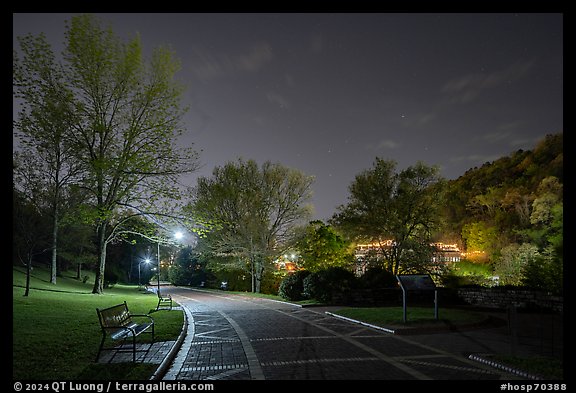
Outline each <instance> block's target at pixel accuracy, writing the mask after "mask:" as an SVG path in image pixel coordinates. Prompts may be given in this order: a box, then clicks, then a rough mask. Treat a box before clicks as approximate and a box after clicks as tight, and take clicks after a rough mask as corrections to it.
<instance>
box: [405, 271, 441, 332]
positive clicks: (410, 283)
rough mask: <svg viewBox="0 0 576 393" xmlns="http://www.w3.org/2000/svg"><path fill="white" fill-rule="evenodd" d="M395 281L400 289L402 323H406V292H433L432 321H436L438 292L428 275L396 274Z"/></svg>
mask: <svg viewBox="0 0 576 393" xmlns="http://www.w3.org/2000/svg"><path fill="white" fill-rule="evenodd" d="M396 279H397V280H398V284H400V288H402V311H403V320H404V323H406V294H407V292H408V291H434V319H438V291H437V290H436V284H434V281H433V280H432V277H430V275H429V274H398V275H396Z"/></svg>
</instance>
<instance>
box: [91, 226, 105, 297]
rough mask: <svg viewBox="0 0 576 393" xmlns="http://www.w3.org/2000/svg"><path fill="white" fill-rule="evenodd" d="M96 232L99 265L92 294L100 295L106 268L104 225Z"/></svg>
mask: <svg viewBox="0 0 576 393" xmlns="http://www.w3.org/2000/svg"><path fill="white" fill-rule="evenodd" d="M97 231H98V260H99V263H98V269H97V270H96V278H95V280H94V288H92V293H95V294H102V293H103V292H104V270H105V268H106V223H102V224H100V225H99V227H98V230H97Z"/></svg>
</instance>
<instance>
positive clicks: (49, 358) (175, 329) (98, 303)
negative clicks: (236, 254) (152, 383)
mask: <svg viewBox="0 0 576 393" xmlns="http://www.w3.org/2000/svg"><path fill="white" fill-rule="evenodd" d="M72 276H73V274H71V275H66V274H64V276H63V277H58V280H57V281H58V283H57V284H56V285H53V284H50V283H49V279H48V278H49V275H48V272H47V271H45V270H43V269H38V268H36V269H34V271H33V278H32V280H31V288H32V289H31V290H30V294H29V296H28V297H24V296H23V295H24V288H23V285H24V283H25V274H24V272H23V269H13V289H12V291H13V302H12V304H13V315H12V317H13V324H12V339H13V343H12V349H13V355H12V358H13V366H12V376H13V379H21V380H22V379H27V380H38V379H44V380H73V379H100V378H103V379H136V380H141V379H148V378H149V377H150V376H151V375H152V373H153V372H154V370H155V369H156V365H148V364H132V363H129V364H128V363H127V364H121V365H118V364H110V365H101V364H96V363H95V359H96V354H97V353H98V347H99V346H100V339H101V337H102V336H101V330H100V324H99V322H98V315H97V314H96V308H105V307H109V306H113V305H116V304H119V303H122V302H123V301H124V300H126V301H127V303H128V307H129V309H130V311H131V312H133V313H135V314H145V313H149V314H150V315H151V316H152V317H153V318H154V320H155V324H156V325H155V330H156V334H155V340H156V341H166V340H175V339H176V338H177V337H178V335H179V334H180V331H181V329H182V324H183V321H184V319H183V318H184V315H183V313H182V311H177V310H172V311H167V310H160V311H155V308H156V304H157V297H156V295H155V294H153V293H148V292H144V291H141V290H139V289H138V288H137V286H125V285H116V286H114V288H110V289H107V290H105V293H104V294H102V295H94V294H92V293H91V291H92V286H93V283H94V281H93V279H92V280H90V279H89V280H88V281H87V282H86V283H82V281H78V280H76V279H74V278H73V277H72ZM145 336H148V335H144V336H143V337H141V341H143V340H144V339H145V338H146V337H145ZM139 339H140V337H139Z"/></svg>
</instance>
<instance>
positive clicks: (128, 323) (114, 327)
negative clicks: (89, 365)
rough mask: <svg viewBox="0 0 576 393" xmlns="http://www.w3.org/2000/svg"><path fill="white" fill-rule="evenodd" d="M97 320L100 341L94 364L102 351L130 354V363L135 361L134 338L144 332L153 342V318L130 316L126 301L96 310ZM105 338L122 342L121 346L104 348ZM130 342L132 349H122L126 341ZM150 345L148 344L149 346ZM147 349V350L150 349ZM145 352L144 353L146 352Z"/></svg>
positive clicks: (146, 315)
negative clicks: (140, 320)
mask: <svg viewBox="0 0 576 393" xmlns="http://www.w3.org/2000/svg"><path fill="white" fill-rule="evenodd" d="M96 311H97V313H98V319H99V320H100V327H101V328H102V341H101V342H100V348H99V349H98V355H97V356H96V362H98V360H99V359H100V353H101V352H102V350H115V351H116V352H132V361H133V362H135V361H136V337H137V336H139V335H140V334H142V333H144V332H146V333H150V334H152V342H154V318H152V317H151V316H150V315H148V314H132V313H130V311H129V310H128V305H127V304H126V301H124V303H122V304H117V305H116V306H112V307H108V308H104V309H99V308H97V309H96ZM134 317H138V318H139V319H144V322H140V323H137V322H135V319H134ZM106 338H110V339H112V340H113V341H119V340H122V342H121V344H120V345H118V346H115V347H105V346H104V345H105V342H106ZM128 339H131V340H132V348H131V349H124V348H125V347H124V343H125V342H126V340H128ZM151 345H152V344H150V346H151ZM150 346H149V347H148V350H149V349H150ZM148 350H146V351H148Z"/></svg>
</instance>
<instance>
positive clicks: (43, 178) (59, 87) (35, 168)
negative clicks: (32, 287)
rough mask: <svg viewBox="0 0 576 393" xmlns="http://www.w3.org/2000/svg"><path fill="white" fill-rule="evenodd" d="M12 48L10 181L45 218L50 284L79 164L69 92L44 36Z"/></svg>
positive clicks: (21, 41) (24, 39)
mask: <svg viewBox="0 0 576 393" xmlns="http://www.w3.org/2000/svg"><path fill="white" fill-rule="evenodd" d="M18 42H19V47H20V51H19V52H18V51H16V50H14V52H13V67H12V70H13V72H12V75H13V87H14V88H13V94H14V97H15V98H16V99H18V102H19V103H20V105H19V107H20V109H19V112H18V116H17V119H16V120H15V121H14V132H15V135H16V136H17V137H18V142H19V146H18V151H16V152H15V153H14V160H15V162H16V165H15V168H14V179H15V181H16V185H17V186H18V187H19V189H20V190H22V191H23V192H24V193H25V194H26V195H27V197H28V199H29V200H30V201H31V203H34V204H35V205H36V206H37V207H38V208H39V209H40V210H42V211H45V212H46V214H48V216H49V217H50V218H51V237H52V239H51V243H52V250H51V251H52V262H51V275H50V282H51V283H52V284H56V276H57V255H58V232H59V229H60V226H61V219H62V217H63V215H64V214H65V213H66V209H65V207H66V204H65V203H64V201H65V198H66V193H67V189H68V188H69V186H70V185H71V184H72V183H74V182H75V181H77V180H78V176H79V174H80V170H81V167H80V165H79V163H78V161H77V160H75V159H74V154H73V148H72V146H71V144H70V143H68V141H69V140H68V138H67V134H69V133H70V131H71V127H72V124H73V122H74V118H73V116H74V111H73V109H72V100H71V98H72V95H71V92H70V91H69V89H68V87H67V86H66V77H65V70H64V69H63V68H62V67H61V66H60V65H59V64H58V63H57V62H56V60H55V56H54V53H53V52H52V50H51V48H50V45H49V44H48V43H47V42H46V37H45V36H44V35H43V34H40V35H39V36H37V37H34V36H32V35H26V36H24V37H18Z"/></svg>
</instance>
